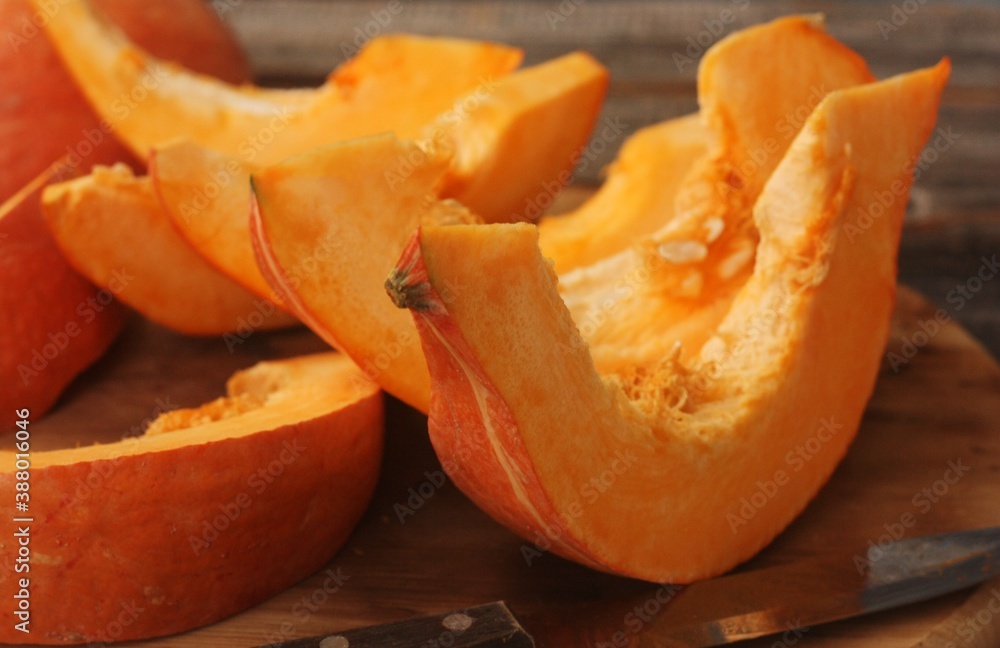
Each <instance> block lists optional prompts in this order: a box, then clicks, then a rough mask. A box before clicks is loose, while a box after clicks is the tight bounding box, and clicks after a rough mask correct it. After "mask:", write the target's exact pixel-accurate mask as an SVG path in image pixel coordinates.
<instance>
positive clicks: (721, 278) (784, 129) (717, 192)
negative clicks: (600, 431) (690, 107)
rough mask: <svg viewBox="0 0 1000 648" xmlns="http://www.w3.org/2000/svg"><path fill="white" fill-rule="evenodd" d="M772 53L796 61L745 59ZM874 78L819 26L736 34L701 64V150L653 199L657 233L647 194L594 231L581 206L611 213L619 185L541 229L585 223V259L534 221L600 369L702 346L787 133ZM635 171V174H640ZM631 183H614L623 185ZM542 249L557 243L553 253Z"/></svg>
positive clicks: (743, 266)
mask: <svg viewBox="0 0 1000 648" xmlns="http://www.w3.org/2000/svg"><path fill="white" fill-rule="evenodd" d="M772 51H773V52H776V53H777V55H779V56H780V57H781V59H780V60H788V61H795V63H794V64H789V65H787V66H784V65H782V66H777V68H776V69H771V68H769V67H767V68H765V67H761V66H759V65H756V64H755V63H754V62H755V61H759V60H764V59H765V58H766V57H768V56H772V55H773V54H771V52H772ZM871 80H872V76H871V73H870V72H869V71H868V68H867V67H866V65H865V63H864V61H863V60H862V59H861V58H860V57H859V56H858V55H857V54H856V53H855V52H853V51H851V50H850V49H848V48H847V47H845V46H844V45H843V44H841V43H839V42H837V41H836V40H835V39H833V38H832V37H830V36H829V35H828V34H826V33H825V32H824V31H823V29H822V24H821V23H819V22H818V21H816V20H813V19H809V18H802V17H790V18H782V19H779V20H775V21H773V22H770V23H767V24H763V25H758V26H755V27H751V28H749V29H745V30H742V31H739V32H736V33H734V34H732V35H730V36H729V37H727V38H725V39H723V40H722V41H720V42H719V43H718V44H716V45H715V46H713V47H712V48H711V49H710V50H709V51H708V52H707V53H706V54H705V57H704V59H703V60H702V64H701V65H700V67H699V70H698V93H699V102H700V103H701V108H702V109H701V115H702V118H703V121H704V122H705V124H706V125H707V131H708V136H709V144H708V149H707V151H706V152H705V153H704V154H703V155H702V156H700V157H699V158H697V159H696V160H694V161H692V162H691V164H690V168H688V169H687V170H686V174H684V176H683V180H681V181H680V183H679V184H676V185H675V186H671V185H670V184H666V185H665V186H664V190H663V192H661V193H659V194H656V195H657V201H658V202H657V204H656V206H657V207H660V208H661V210H662V211H660V212H659V213H658V216H659V226H658V227H657V226H656V222H657V219H656V218H655V217H652V216H651V215H650V214H648V213H647V212H645V211H643V209H644V208H645V207H647V205H646V200H648V198H647V197H648V196H649V195H650V194H654V193H655V191H654V190H651V189H649V188H646V189H644V190H634V191H632V192H630V193H629V194H628V195H623V196H621V197H620V199H618V200H617V202H618V205H619V207H618V209H615V210H612V211H610V212H606V213H614V214H615V218H614V219H608V218H605V220H606V221H611V222H612V223H614V224H609V225H605V226H603V227H602V226H601V223H600V222H599V221H598V220H597V219H596V218H595V217H594V216H593V215H592V213H593V212H592V211H590V210H592V209H594V208H596V207H598V206H600V205H599V203H601V202H605V201H607V204H608V206H610V204H612V203H611V201H612V200H615V199H617V198H618V197H617V196H616V195H615V194H616V193H617V191H616V189H618V188H619V187H620V186H621V185H619V184H616V185H610V184H609V185H608V187H607V188H602V191H601V192H600V193H599V194H598V195H597V196H595V197H594V199H593V200H592V201H591V203H594V204H593V205H591V204H588V205H585V206H584V207H583V208H581V210H578V211H577V212H576V213H573V214H570V215H568V217H566V218H564V219H563V220H562V221H556V223H554V224H552V225H549V226H548V228H553V227H554V228H556V231H557V232H559V231H563V232H565V231H567V230H569V229H572V228H573V226H574V225H575V224H576V222H577V221H578V220H581V219H582V222H581V228H580V229H581V234H589V237H590V240H591V241H593V243H591V245H590V246H589V248H585V249H586V250H587V252H586V253H585V256H583V257H582V258H581V256H580V253H579V252H576V251H574V250H573V249H572V248H570V247H569V246H567V245H566V244H565V240H563V241H560V240H559V239H558V238H556V239H555V240H553V239H552V237H550V236H547V234H548V233H549V232H550V231H551V229H547V225H546V223H545V222H543V223H542V225H541V237H542V238H541V245H542V250H543V252H544V253H545V254H546V256H550V257H551V258H553V261H554V263H555V267H556V270H557V271H558V272H559V275H560V293H561V294H562V296H563V299H564V301H565V302H566V305H567V307H568V308H569V309H570V312H571V313H572V314H573V319H574V321H576V322H577V323H578V325H579V327H580V330H581V332H582V333H583V335H584V338H585V339H586V340H587V343H588V344H589V345H590V349H591V355H592V357H593V359H594V362H595V363H596V365H597V367H598V370H600V371H602V372H615V371H620V370H623V369H626V368H628V367H630V366H632V365H635V364H642V363H644V362H648V361H651V360H655V359H658V358H662V357H665V356H666V355H668V354H669V353H671V352H672V351H673V348H674V346H675V344H677V343H678V342H680V346H681V352H682V353H690V352H694V351H697V349H699V348H701V346H702V345H703V344H704V343H705V342H706V341H707V340H708V338H709V337H710V335H711V332H712V331H713V330H714V329H715V327H716V326H717V325H718V323H719V322H720V321H721V319H722V318H723V317H724V316H725V314H726V312H727V311H728V309H729V306H730V303H731V301H732V299H733V298H734V297H735V296H736V294H737V291H738V289H739V287H740V286H741V285H742V284H743V283H744V282H745V281H746V278H747V276H748V275H749V274H750V271H751V269H752V268H753V260H754V250H755V248H756V243H757V237H758V235H757V231H756V228H755V226H754V223H753V218H752V208H753V205H754V203H755V201H756V200H757V197H758V195H759V194H760V190H761V188H762V187H763V186H764V184H765V182H766V181H767V179H768V178H769V177H770V175H771V173H772V172H773V170H774V168H775V167H776V165H777V164H778V161H779V160H780V159H781V158H782V157H783V156H784V154H785V151H786V150H787V148H788V146H789V144H790V143H791V139H792V137H793V136H794V135H795V134H796V133H797V132H798V129H799V128H800V127H801V125H802V123H804V121H805V118H806V116H808V114H809V113H810V112H811V110H812V109H813V107H814V106H815V105H816V104H817V103H818V102H819V101H820V100H821V99H822V98H823V96H825V94H826V93H827V92H829V91H831V90H835V89H838V88H845V87H851V86H854V85H857V84H860V83H867V82H870V81H871ZM640 152H642V151H640ZM671 152H672V151H671V150H659V151H658V153H659V155H657V151H656V150H655V149H654V150H649V151H648V153H647V156H648V155H653V156H655V157H653V159H649V157H647V158H646V159H645V160H644V162H645V164H646V165H647V166H652V167H655V166H657V164H658V162H659V160H660V159H661V158H662V157H664V156H666V155H670V154H671ZM681 152H683V150H681ZM625 153H630V151H626V152H625ZM636 166H637V165H634V166H632V167H631V168H633V169H634V168H636ZM628 169H629V167H626V171H628ZM632 175H633V176H635V177H636V178H638V179H641V178H642V175H641V172H636V171H632ZM634 182H635V181H632V182H628V181H627V180H626V181H625V182H623V183H622V184H625V186H626V188H632V187H634V186H635V185H634ZM602 194H606V195H602ZM607 194H609V195H607ZM662 206H667V208H666V209H663V208H662ZM619 210H620V211H619ZM640 226H641V227H642V228H644V229H645V231H640V230H639V227H640ZM617 228H622V229H625V228H627V229H628V230H629V233H630V234H631V235H633V236H636V238H634V239H633V240H632V242H631V245H628V247H626V248H624V249H623V248H621V247H620V246H621V245H622V244H627V241H626V240H625V239H624V238H622V237H620V236H619V237H617V238H616V237H615V235H614V231H615V229H617ZM606 230H611V232H612V233H611V235H610V236H608V235H606ZM605 239H607V240H608V246H607V249H606V251H605V253H604V255H603V256H601V255H600V251H601V247H602V246H601V242H602V241H604V240H605ZM550 243H556V244H557V245H556V247H555V248H552V249H550V248H549V247H548V244H550ZM582 261H587V262H588V263H585V264H582V265H581V264H580V263H581V262H582ZM612 313H613V314H614V316H609V314H612Z"/></svg>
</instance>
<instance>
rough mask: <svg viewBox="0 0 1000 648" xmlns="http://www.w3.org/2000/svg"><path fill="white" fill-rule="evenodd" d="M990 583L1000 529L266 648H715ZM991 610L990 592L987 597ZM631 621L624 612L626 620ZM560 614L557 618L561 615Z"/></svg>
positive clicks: (999, 567) (999, 571) (469, 611)
mask: <svg viewBox="0 0 1000 648" xmlns="http://www.w3.org/2000/svg"><path fill="white" fill-rule="evenodd" d="M996 576H1000V527H990V528H985V529H976V530H970V531H961V532H957V533H945V534H939V535H933V536H922V537H915V538H907V539H903V540H898V541H895V542H892V543H888V544H882V545H881V546H876V545H872V544H871V543H869V547H866V548H864V549H860V550H858V551H854V552H849V551H848V552H843V553H837V554H833V555H827V556H823V557H819V558H808V559H805V560H798V561H795V562H792V563H788V564H783V565H777V566H773V567H764V568H760V569H756V570H750V571H744V572H739V573H735V574H730V575H727V576H722V577H719V578H714V579H710V580H706V581H701V582H697V583H694V584H692V585H687V586H685V587H679V586H671V585H665V586H663V587H660V588H659V589H658V590H656V593H655V594H654V595H652V596H646V597H645V598H638V599H634V600H628V601H622V602H617V601H616V602H613V603H609V602H602V603H601V604H600V605H599V606H598V605H596V604H593V605H592V606H590V607H589V608H585V607H580V606H575V607H573V608H572V609H567V610H564V611H563V613H562V615H560V614H559V613H558V612H557V613H555V614H551V613H550V612H545V613H538V615H536V616H538V617H539V618H537V619H534V618H533V617H531V616H526V617H524V621H526V622H527V621H533V623H529V624H528V625H529V627H530V628H532V634H529V633H528V631H527V630H526V629H525V627H524V626H523V625H522V622H521V621H520V620H519V619H518V617H516V616H515V615H514V614H513V613H512V612H511V610H510V609H509V608H508V607H507V606H506V604H505V603H503V602H494V603H488V604H485V605H478V606H474V607H469V608H465V609H461V610H454V611H451V612H446V613H444V614H438V615H435V616H425V617H419V618H416V619H411V620H406V621H397V622H394V623H387V624H381V625H377V626H371V627H368V628H359V629H354V630H347V631H344V632H335V633H330V634H326V635H322V636H318V637H310V638H305V639H295V640H292V641H286V642H282V643H278V644H272V645H271V648H375V647H377V648H410V647H411V646H412V647H413V648H431V647H434V648H436V647H438V646H447V647H449V648H493V647H500V646H503V647H505V648H522V647H528V646H535V645H538V646H569V645H572V646H591V647H594V648H604V647H611V646H614V647H616V648H617V647H622V646H635V647H647V646H649V647H652V646H719V645H723V644H728V643H732V642H735V641H742V640H744V639H752V638H755V637H762V636H766V635H771V634H778V633H782V634H786V635H789V634H790V635H792V636H794V637H795V639H796V640H797V639H798V637H801V636H802V634H804V632H805V631H806V630H807V629H808V628H810V627H812V626H815V625H819V624H822V623H828V622H831V621H837V620H841V619H847V618H850V617H855V616H860V615H863V614H869V613H872V612H878V611H881V610H888V609H890V608H895V607H900V606H903V605H907V604H910V603H916V602H918V601H924V600H927V599H931V598H934V597H937V596H941V595H944V594H948V593H951V592H956V591H959V590H962V589H965V588H968V587H971V586H973V585H975V584H977V583H981V582H983V581H986V580H988V579H990V578H993V577H996ZM996 594H997V597H998V605H1000V590H998V591H997V592H996ZM630 615H631V616H630ZM560 616H561V617H562V618H560Z"/></svg>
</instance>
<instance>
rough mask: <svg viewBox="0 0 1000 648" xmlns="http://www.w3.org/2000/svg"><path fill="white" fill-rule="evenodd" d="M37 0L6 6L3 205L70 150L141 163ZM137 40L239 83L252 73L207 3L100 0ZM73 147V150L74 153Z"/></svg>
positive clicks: (1, 83)
mask: <svg viewBox="0 0 1000 648" xmlns="http://www.w3.org/2000/svg"><path fill="white" fill-rule="evenodd" d="M52 4H54V5H55V6H56V7H58V6H59V4H57V3H51V4H50V5H49V6H50V8H49V10H48V12H42V13H41V14H39V13H38V12H37V11H35V10H34V9H33V8H32V5H31V3H30V2H29V0H7V1H5V2H3V3H0V32H2V33H3V34H5V39H4V40H5V43H6V44H7V45H8V46H5V47H3V48H2V49H0V96H2V97H4V101H3V102H2V103H0V168H2V169H3V170H4V173H3V175H2V177H0V202H2V201H4V200H6V199H7V198H8V197H9V196H11V195H12V194H13V193H14V192H15V191H17V190H18V189H20V188H21V187H22V186H23V185H25V184H27V183H28V182H29V181H30V180H31V179H32V178H34V177H35V176H37V175H38V174H39V173H41V172H42V171H43V170H45V167H47V166H48V165H49V164H51V163H52V162H53V161H55V160H56V159H57V158H60V157H62V156H64V155H67V154H68V155H69V156H70V161H71V162H74V163H75V164H77V165H82V166H83V167H84V168H89V167H90V166H91V165H93V164H110V163H112V162H116V161H119V160H129V161H132V162H133V163H135V161H134V160H133V158H132V156H131V154H129V153H128V152H127V151H126V149H125V148H123V147H122V146H121V145H120V144H119V143H118V141H117V139H116V138H115V136H114V135H113V134H112V132H111V131H110V129H109V128H107V125H106V124H105V125H104V127H102V124H101V120H100V118H98V117H97V115H95V113H94V111H93V110H92V109H91V108H90V105H89V104H88V103H87V100H86V99H84V96H83V94H81V93H80V90H79V89H78V88H77V86H76V82H75V81H74V80H73V78H72V77H71V76H70V75H69V73H68V72H67V71H66V69H65V68H64V67H63V63H62V60H61V59H60V58H59V56H58V54H56V50H55V49H54V48H53V47H52V44H51V43H50V42H49V39H48V37H47V36H46V34H45V30H44V29H43V28H42V27H39V26H38V25H37V24H36V23H37V22H39V18H38V16H39V15H41V16H47V15H49V13H51V11H52V9H51V5H52ZM94 5H95V6H96V7H97V8H99V9H100V10H101V11H102V12H104V13H105V14H106V15H107V16H108V17H109V18H110V19H111V20H112V21H113V22H114V23H115V24H116V25H118V26H120V27H121V28H122V29H123V30H124V31H125V33H127V34H128V35H129V36H130V37H131V38H132V39H133V40H135V41H136V42H138V43H142V44H143V45H144V46H146V47H148V48H149V49H150V51H152V52H154V53H156V55H158V56H160V57H162V58H164V59H166V60H171V61H178V62H180V63H182V64H184V65H188V66H190V67H191V68H192V69H195V70H198V71H200V72H203V73H205V74H210V75H213V76H216V77H219V78H220V79H225V80H227V81H230V82H232V83H242V82H245V81H247V80H248V79H249V76H250V73H249V69H248V66H247V61H246V58H245V57H244V55H243V53H242V51H241V50H240V48H239V45H238V44H237V43H236V41H235V40H234V39H233V37H232V35H231V34H230V33H229V31H228V30H227V29H226V28H225V26H224V25H223V24H222V22H221V21H220V20H219V19H218V17H217V16H215V14H214V13H213V12H212V10H211V9H210V8H209V6H208V5H207V4H206V3H204V2H202V1H201V0H160V1H159V2H142V1H141V0H94ZM67 149H69V150H67Z"/></svg>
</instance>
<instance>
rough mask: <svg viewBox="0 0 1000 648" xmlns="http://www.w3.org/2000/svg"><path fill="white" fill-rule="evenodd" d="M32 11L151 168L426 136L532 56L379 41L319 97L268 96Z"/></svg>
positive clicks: (110, 30)
mask: <svg viewBox="0 0 1000 648" xmlns="http://www.w3.org/2000/svg"><path fill="white" fill-rule="evenodd" d="M32 3H33V4H34V6H35V8H36V9H37V10H39V11H42V12H43V15H46V16H49V19H48V21H47V22H46V24H45V29H46V31H47V32H48V34H49V37H50V39H51V40H52V42H53V44H54V46H55V47H56V49H57V50H58V52H59V54H60V56H61V57H62V59H63V61H64V62H65V64H66V67H67V69H69V71H70V72H71V73H72V75H73V77H74V78H75V79H76V81H77V84H78V85H79V86H80V89H81V90H82V91H83V93H84V94H85V95H86V96H87V98H88V100H89V101H90V103H91V105H92V106H93V107H94V109H95V110H96V111H97V112H99V113H100V115H101V117H103V118H104V119H106V120H107V121H108V122H109V123H110V124H111V125H112V127H113V128H114V131H115V133H116V135H118V137H119V138H120V139H121V140H122V141H123V142H124V143H125V144H126V145H127V146H128V147H129V148H131V149H132V151H134V152H135V153H136V154H137V155H138V156H140V157H142V158H145V157H146V155H147V154H148V153H149V151H150V150H151V149H152V148H154V147H156V146H160V145H163V144H165V143H167V142H169V141H171V140H174V139H178V138H186V139H190V140H192V141H194V142H197V143H199V144H201V145H203V146H207V147H209V148H213V149H215V150H217V151H220V152H223V153H226V154H228V155H233V156H238V157H239V158H240V159H245V160H246V161H251V162H253V161H255V162H257V163H260V164H267V163H269V162H277V161H280V160H283V159H285V158H287V157H289V156H291V155H294V154H295V153H299V152H301V151H304V150H306V149H308V148H311V147H313V146H317V145H319V144H322V143H324V142H332V141H337V140H338V139H342V138H343V137H344V134H346V133H353V134H354V135H355V136H359V135H365V134H368V133H374V132H378V131H380V130H386V129H394V128H398V129H400V130H401V131H404V132H416V131H417V130H418V129H420V128H421V127H423V126H424V125H425V124H426V123H427V122H428V121H430V120H431V119H433V118H434V117H435V116H436V115H438V114H440V113H442V112H444V111H445V110H447V109H448V108H449V107H450V106H451V105H452V102H454V101H455V99H456V98H457V97H460V96H462V95H464V94H465V93H467V92H470V91H472V90H474V89H476V88H477V87H479V86H481V85H482V84H484V83H485V82H487V81H489V80H492V79H494V78H498V77H501V76H503V75H504V74H506V73H508V72H510V71H511V70H513V69H514V68H516V67H517V66H518V65H519V64H520V62H521V57H522V54H521V51H520V50H518V49H515V48H511V47H506V46H503V45H497V44H493V43H484V42H476V41H468V40H460V39H448V38H423V37H418V36H405V35H393V36H381V37H378V38H374V39H372V40H371V41H369V42H368V43H367V44H366V45H365V47H363V48H362V49H361V51H360V52H358V54H357V56H355V57H354V58H353V59H352V60H351V61H349V62H347V63H345V64H343V65H341V66H340V67H339V68H337V69H336V70H335V71H334V72H333V73H332V74H331V75H330V78H329V79H328V80H327V82H326V84H325V85H323V86H322V87H320V88H318V89H315V90H286V91H281V90H262V89H259V88H254V87H252V86H233V85H229V84H226V83H223V82H221V81H219V80H217V79H213V78H211V77H207V76H202V75H199V74H195V73H193V72H190V71H188V70H185V69H183V68H180V67H177V66H175V65H172V64H170V63H167V62H164V61H162V60H159V59H157V58H155V57H153V56H151V55H150V54H148V53H147V52H146V51H144V50H143V49H141V48H139V47H138V46H137V45H135V44H134V43H132V42H131V41H129V39H128V38H126V37H125V35H124V34H122V33H121V32H120V31H119V30H118V29H117V28H115V27H114V26H113V25H112V24H111V23H110V22H108V21H106V20H105V19H103V17H102V16H100V15H99V14H98V13H97V12H96V11H95V10H94V9H93V8H92V7H91V5H90V4H89V3H88V2H87V1H86V0H60V2H59V6H58V8H57V9H56V10H55V11H51V10H48V11H46V6H47V5H48V4H49V3H48V2H47V0H32ZM49 14H51V15H49ZM401 106H405V107H406V109H405V110H400V107H401ZM387 113H388V114H391V115H393V121H392V122H391V123H390V122H387V121H386V115H387ZM327 133H329V135H328V134H327ZM317 137H319V138H324V137H325V138H326V139H317Z"/></svg>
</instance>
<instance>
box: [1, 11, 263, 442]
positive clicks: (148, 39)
mask: <svg viewBox="0 0 1000 648" xmlns="http://www.w3.org/2000/svg"><path fill="white" fill-rule="evenodd" d="M95 4H96V5H97V6H98V7H100V8H101V9H102V10H104V11H106V12H107V13H108V15H109V16H110V17H111V18H112V19H113V20H114V21H115V22H116V23H117V24H119V25H121V26H122V28H123V29H124V30H125V31H126V32H127V33H128V34H130V35H131V36H133V37H134V38H135V39H137V40H138V41H139V42H141V43H144V44H147V45H148V46H149V47H150V48H151V49H152V50H153V51H155V52H157V53H159V54H160V55H161V56H164V57H165V58H168V59H172V60H179V61H181V62H183V63H185V64H189V65H191V66H192V67H194V68H195V69H199V70H202V71H203V72H205V73H208V74H214V75H218V76H219V77H221V78H224V79H227V80H229V81H232V82H241V81H245V80H246V79H247V77H248V74H249V72H248V69H247V63H246V60H245V58H244V56H243V54H242V52H241V51H240V49H239V47H238V45H237V44H236V42H235V41H234V40H233V38H232V36H231V35H230V34H229V32H228V31H227V30H226V28H225V27H224V26H223V25H222V23H221V22H220V21H219V19H218V18H217V17H216V16H215V15H214V14H213V13H212V11H211V10H210V9H209V8H208V6H207V5H206V4H205V3H203V2H201V1H200V0H169V1H164V2H155V3H150V2H138V1H136V0H96V2H95ZM57 6H58V5H57ZM50 11H51V9H50ZM36 15H37V14H36V12H35V11H33V9H32V6H31V3H30V2H28V0H9V1H7V2H3V3H0V31H3V33H4V34H6V37H5V42H6V43H7V45H8V46H5V47H3V48H0V96H2V97H4V100H3V101H2V102H0V168H2V169H3V174H2V175H0V203H6V204H5V205H4V206H3V207H0V219H2V220H0V247H2V253H0V286H3V289H2V291H0V323H2V325H3V326H2V327H0V330H3V331H4V339H3V341H2V342H0V380H2V382H3V384H4V389H3V394H2V396H0V407H2V412H0V430H5V429H6V428H8V427H9V426H10V425H11V424H12V423H13V422H14V420H15V419H14V410H15V409H19V408H25V407H26V408H28V409H30V410H31V412H32V416H34V417H40V416H42V414H44V413H45V411H46V410H47V409H48V408H49V407H51V406H52V405H53V404H54V403H55V401H56V399H57V398H58V396H59V394H60V393H61V392H62V390H63V389H64V388H65V387H66V385H67V384H68V383H69V382H70V381H71V380H72V379H73V377H75V376H76V375H77V374H79V373H80V372H81V371H83V369H85V368H86V367H87V366H89V365H90V364H91V363H93V362H94V361H95V360H97V359H98V358H99V357H100V356H101V355H102V354H103V353H104V351H105V350H106V349H107V347H108V346H109V345H110V344H111V342H112V341H113V340H114V338H115V336H116V335H117V333H118V331H119V330H120V329H121V328H122V325H123V322H124V318H125V313H126V311H125V309H124V308H122V307H121V306H120V305H119V304H118V303H117V301H114V302H111V303H106V302H105V303H103V304H97V305H96V306H95V305H91V304H90V303H89V300H93V299H95V298H100V300H101V301H104V298H105V297H106V295H105V294H103V293H100V289H99V288H97V287H95V286H93V285H91V284H90V282H88V281H87V280H86V279H84V278H83V277H81V276H80V275H78V274H77V273H76V272H75V271H74V270H73V269H72V268H71V267H70V266H69V265H68V264H67V263H66V261H65V260H64V258H63V256H62V254H61V253H60V252H59V249H58V248H57V247H56V245H55V243H54V241H53V239H52V236H51V235H50V234H49V232H48V230H47V228H46V227H45V223H44V221H43V218H42V213H41V208H40V206H39V204H38V203H39V197H40V190H39V187H40V186H41V185H44V184H47V183H48V182H50V181H53V180H55V179H56V178H55V175H56V174H75V173H80V172H82V171H84V170H85V169H86V168H89V167H90V166H91V165H93V164H99V163H100V164H107V163H111V162H115V161H119V160H125V161H129V162H130V163H131V164H134V165H138V164H137V162H136V161H135V160H134V158H133V157H132V155H131V154H130V153H129V152H128V151H127V150H126V149H125V148H123V147H122V146H121V145H120V144H119V143H118V141H117V140H116V139H115V136H114V135H113V134H112V133H111V131H110V129H108V128H106V125H105V127H103V128H102V124H101V120H100V119H99V118H98V117H97V116H96V115H95V114H94V112H93V111H92V110H91V108H90V106H89V104H88V103H87V101H86V100H85V99H84V97H83V95H82V94H81V93H80V91H79V90H78V89H77V87H76V84H75V82H74V81H73V79H72V78H71V77H70V76H69V74H68V73H67V72H66V70H65V68H64V67H63V64H62V61H61V60H60V59H59V57H58V56H57V54H56V52H55V49H54V48H53V47H52V44H51V43H50V42H49V40H48V37H47V36H46V34H45V32H44V30H43V29H41V28H39V27H37V26H36V25H35V23H34V21H35V20H36V18H35V16H36ZM42 15H47V14H44V13H43V14H42ZM57 160H61V163H60V164H59V165H58V166H59V167H60V168H59V169H48V168H49V166H50V165H52V164H53V163H54V162H56V161H57ZM39 176H44V178H41V179H39ZM29 183H34V184H32V187H31V188H30V189H24V190H23V192H22V188H23V187H25V186H26V185H28V184H29ZM15 194H17V196H15ZM67 327H69V332H67ZM76 331H78V332H76ZM74 332H76V333H75V334H73V333H74ZM50 336H51V337H50ZM47 356H52V357H47ZM21 368H23V370H22V369H21Z"/></svg>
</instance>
